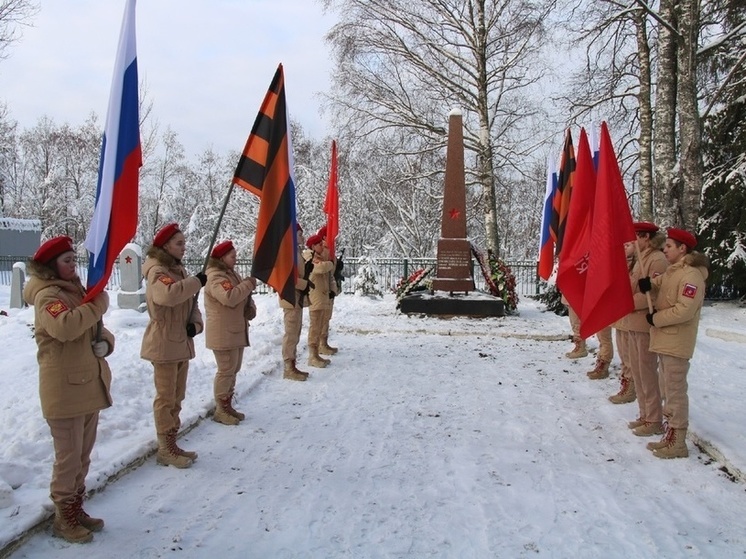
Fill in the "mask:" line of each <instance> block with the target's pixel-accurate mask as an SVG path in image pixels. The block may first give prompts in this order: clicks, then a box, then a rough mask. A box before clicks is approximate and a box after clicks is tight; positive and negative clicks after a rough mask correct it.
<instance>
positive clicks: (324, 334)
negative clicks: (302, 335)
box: [321, 298, 334, 340]
mask: <svg viewBox="0 0 746 559" xmlns="http://www.w3.org/2000/svg"><path fill="white" fill-rule="evenodd" d="M332 312H334V299H333V298H332V299H329V308H328V309H326V313H324V321H323V323H322V324H321V339H322V340H328V339H329V323H330V322H331V320H332Z"/></svg>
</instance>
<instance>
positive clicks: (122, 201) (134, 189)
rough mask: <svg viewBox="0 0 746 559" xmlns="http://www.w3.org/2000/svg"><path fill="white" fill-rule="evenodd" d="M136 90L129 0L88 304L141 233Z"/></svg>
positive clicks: (92, 244)
mask: <svg viewBox="0 0 746 559" xmlns="http://www.w3.org/2000/svg"><path fill="white" fill-rule="evenodd" d="M137 86H138V82H137V49H136V42H135V0H127V3H126V5H125V8H124V18H123V20H122V29H121V32H120V35H119V47H118V49H117V58H116V63H115V65H114V77H113V79H112V85H111V94H110V97H109V107H108V111H107V114H106V124H105V127H104V138H103V141H102V143H101V159H100V162H99V168H98V184H97V186H96V206H95V208H94V210H93V219H92V220H91V227H90V229H89V231H88V236H87V237H86V240H85V247H86V248H87V249H88V252H89V257H90V261H89V265H88V282H87V291H88V293H87V294H86V297H85V300H84V301H89V300H91V299H92V298H93V297H95V296H96V295H97V294H99V293H100V292H101V291H103V289H104V288H105V287H106V283H107V282H108V281H109V276H111V270H112V268H113V266H114V261H115V260H116V258H117V256H119V253H120V252H121V251H122V249H123V248H124V247H125V245H126V244H127V243H129V242H130V241H131V240H132V239H133V237H134V236H135V233H136V231H137V210H138V188H139V174H140V167H141V166H142V150H141V147H140V116H139V108H138V96H137Z"/></svg>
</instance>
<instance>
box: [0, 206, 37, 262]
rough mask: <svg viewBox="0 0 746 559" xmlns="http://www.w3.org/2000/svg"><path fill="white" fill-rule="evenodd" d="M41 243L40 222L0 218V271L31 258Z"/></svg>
mask: <svg viewBox="0 0 746 559" xmlns="http://www.w3.org/2000/svg"><path fill="white" fill-rule="evenodd" d="M40 243H41V221H39V220H38V219H13V218H10V217H0V271H3V272H8V271H10V270H11V269H12V268H13V263H14V262H16V261H18V260H22V261H25V260H26V259H27V258H28V257H29V256H32V255H33V254H34V252H35V251H36V249H37V248H39V244H40Z"/></svg>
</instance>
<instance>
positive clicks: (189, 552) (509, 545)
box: [0, 287, 746, 559]
mask: <svg viewBox="0 0 746 559" xmlns="http://www.w3.org/2000/svg"><path fill="white" fill-rule="evenodd" d="M8 300H9V292H8V288H7V287H5V288H0V309H3V310H6V311H7V313H8V316H0V339H2V341H3V342H2V346H1V347H0V362H2V364H3V373H2V379H3V381H4V382H3V386H4V390H3V391H2V393H0V432H1V433H2V448H1V449H0V549H2V548H4V549H5V551H4V552H0V556H2V555H7V554H10V555H12V557H13V558H36V557H55V558H67V557H79V556H80V555H81V554H83V553H84V554H86V555H88V556H91V557H113V558H120V557H121V558H130V557H141V558H155V557H188V558H198V559H201V558H210V559H212V558H213V557H223V558H288V559H290V558H331V557H345V558H348V557H349V558H405V557H406V558H425V557H428V558H431V557H438V558H474V559H481V558H486V557H507V558H512V557H537V556H538V557H573V558H584V557H589V558H590V557H625V558H636V557H640V558H648V557H713V558H714V557H717V558H727V557H741V558H742V557H744V556H745V555H746V529H744V518H746V490H745V489H746V485H744V476H743V474H744V473H746V434H745V431H746V406H744V405H743V396H744V394H746V390H745V389H746V359H744V356H746V345H744V343H745V342H746V309H743V308H739V307H737V306H735V305H732V304H715V305H708V306H707V307H706V308H705V309H704V310H703V313H702V324H701V325H700V333H699V340H698V346H697V350H696V352H695V356H694V358H693V360H692V368H691V371H690V374H689V382H690V388H689V393H690V400H691V430H690V431H691V432H690V436H692V438H693V439H694V440H696V441H699V442H700V443H701V444H703V445H704V447H705V448H707V449H709V452H710V454H712V455H713V456H716V457H717V458H718V460H714V459H713V458H712V457H711V456H710V455H708V454H705V453H702V452H701V451H700V450H699V449H698V447H697V446H695V444H693V442H692V440H690V441H689V449H690V456H689V458H687V459H679V460H668V461H665V460H659V459H657V458H655V457H653V456H652V454H651V453H650V452H649V451H647V450H646V449H645V443H646V442H647V441H648V440H650V439H640V438H638V437H635V436H634V435H633V434H632V433H631V432H630V431H629V429H627V427H626V422H627V421H628V420H631V419H634V418H635V417H636V412H637V405H636V404H626V405H613V404H611V403H610V402H608V400H607V399H606V398H607V396H609V395H610V394H613V393H615V392H616V391H617V389H618V378H617V376H618V370H615V371H614V373H613V374H612V377H611V378H609V379H607V380H601V381H590V380H588V378H587V377H586V375H585V372H586V371H588V370H590V369H591V368H592V365H593V357H591V356H589V357H588V358H585V359H581V360H579V361H569V360H567V359H566V358H564V357H563V355H564V353H565V352H566V351H567V350H568V349H570V345H571V344H570V343H569V342H568V341H567V339H566V336H567V334H568V333H569V325H568V322H567V318H562V317H558V316H556V315H553V314H551V313H545V312H542V310H541V306H540V305H538V304H536V303H535V302H533V301H531V300H527V299H523V300H522V301H521V303H520V305H519V310H520V316H516V317H505V318H488V319H480V320H469V319H465V318H454V319H439V318H434V317H413V316H406V315H402V314H400V313H398V312H397V311H396V310H395V301H394V299H393V297H392V296H391V295H387V296H386V297H385V298H384V299H383V300H373V299H368V298H361V297H354V296H342V297H340V298H339V299H337V303H336V306H335V315H334V318H333V320H332V335H331V342H332V344H333V345H338V346H339V347H340V348H341V349H340V352H339V354H338V355H336V356H334V357H332V360H333V362H332V365H331V366H329V367H328V368H326V369H323V370H321V369H309V368H307V367H306V366H305V356H306V351H305V343H304V341H302V342H301V348H300V352H301V355H302V356H303V359H301V360H300V363H299V364H301V368H303V369H306V370H309V371H311V373H312V375H311V378H310V379H309V381H308V382H306V383H298V382H290V381H284V380H283V379H282V375H281V362H280V361H281V359H280V342H281V338H282V320H281V311H280V309H279V307H278V305H277V301H276V298H275V297H272V296H259V297H257V305H258V307H259V313H258V317H257V318H256V319H255V320H254V321H253V322H252V326H251V334H250V335H251V343H252V345H251V348H250V349H249V350H248V351H247V352H246V355H245V358H244V367H243V371H242V372H241V373H240V374H239V381H238V386H237V396H238V398H237V403H236V407H237V408H238V409H240V410H242V411H244V412H246V414H247V419H246V420H245V421H244V422H243V423H242V424H241V425H239V426H236V427H227V426H224V425H218V424H216V423H214V422H212V421H210V420H209V419H207V420H205V417H206V416H207V414H208V412H209V411H210V410H211V408H212V398H211V394H212V378H213V374H214V359H213V356H212V353H211V352H210V351H209V350H205V348H204V338H203V337H202V336H200V337H198V338H197V341H198V350H197V351H198V355H197V358H196V359H195V360H194V361H192V364H191V369H190V377H189V384H188V389H187V399H186V401H185V405H184V409H183V412H182V420H183V423H184V425H185V426H188V427H193V428H192V429H191V430H190V431H189V432H188V433H186V434H185V435H184V436H183V438H182V440H181V446H183V447H185V448H187V449H190V450H197V451H198V452H199V459H198V460H197V462H196V463H195V465H194V466H193V467H192V468H191V469H189V470H177V469H175V468H165V467H162V466H158V465H156V463H155V460H154V457H153V455H152V451H153V450H154V449H155V434H154V430H153V422H152V408H151V405H152V397H153V393H154V388H153V382H152V369H151V366H150V364H148V363H146V362H143V361H142V360H140V358H139V348H140V340H141V336H142V332H143V329H144V327H145V324H146V321H147V316H146V315H142V314H139V313H137V312H135V311H129V310H120V309H118V308H117V306H116V293H112V294H111V300H112V307H111V308H110V310H109V312H108V313H107V315H106V325H107V327H108V328H109V329H110V330H111V331H112V332H114V333H115V335H116V336H117V349H116V351H115V353H114V354H113V355H112V356H111V358H110V359H109V362H110V364H111V368H112V371H113V374H114V384H113V396H114V400H115V403H114V406H113V407H112V408H110V409H108V410H105V411H104V412H102V415H101V422H100V426H99V432H98V441H97V443H96V447H95V449H94V455H93V464H92V466H91V471H90V474H89V476H88V489H89V490H90V491H93V492H94V494H93V495H92V497H91V498H90V500H89V501H88V502H87V509H88V510H89V512H90V513H91V514H93V515H94V516H100V517H103V518H104V519H105V520H106V527H105V529H104V530H103V532H101V533H98V534H96V535H95V538H94V541H93V542H92V543H90V544H87V545H85V546H81V545H74V544H68V543H66V542H64V541H62V540H60V539H56V538H52V537H51V535H50V528H49V524H48V523H44V522H42V521H43V520H44V519H45V518H48V517H49V515H50V514H51V504H50V502H49V499H48V483H49V475H50V472H51V466H52V446H51V438H50V436H49V432H48V428H47V425H46V423H45V422H44V420H43V418H42V417H41V411H40V408H39V402H38V395H37V367H36V359H35V351H36V346H35V343H34V340H33V338H32V336H31V329H30V325H31V324H33V311H32V309H23V310H17V309H8ZM304 332H305V331H304ZM590 344H591V345H592V346H594V347H595V340H591V341H590ZM614 363H615V369H618V360H617V359H615V362H614ZM132 464H134V465H135V466H133V467H128V466H130V465H132ZM120 474H121V475H120ZM734 476H735V478H736V479H735V481H734V479H733V478H734ZM40 522H41V524H39V523H40ZM37 525H39V526H38V527H37V528H35V529H34V526H37ZM23 534H26V536H24V537H23V540H22V543H20V544H18V543H17V544H11V542H13V541H14V540H16V539H18V538H19V537H20V536H22V535H23Z"/></svg>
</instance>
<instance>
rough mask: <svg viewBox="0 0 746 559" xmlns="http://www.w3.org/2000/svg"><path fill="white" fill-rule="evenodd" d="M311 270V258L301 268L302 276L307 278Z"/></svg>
mask: <svg viewBox="0 0 746 559" xmlns="http://www.w3.org/2000/svg"><path fill="white" fill-rule="evenodd" d="M311 272H313V260H309V261H308V262H306V265H305V267H304V268H303V277H304V278H307V277H308V276H310V275H311Z"/></svg>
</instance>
